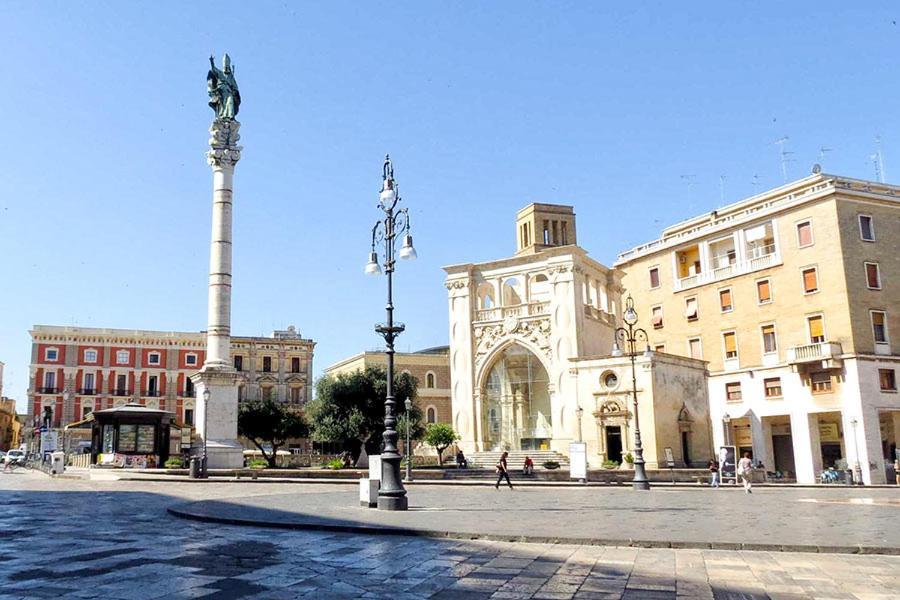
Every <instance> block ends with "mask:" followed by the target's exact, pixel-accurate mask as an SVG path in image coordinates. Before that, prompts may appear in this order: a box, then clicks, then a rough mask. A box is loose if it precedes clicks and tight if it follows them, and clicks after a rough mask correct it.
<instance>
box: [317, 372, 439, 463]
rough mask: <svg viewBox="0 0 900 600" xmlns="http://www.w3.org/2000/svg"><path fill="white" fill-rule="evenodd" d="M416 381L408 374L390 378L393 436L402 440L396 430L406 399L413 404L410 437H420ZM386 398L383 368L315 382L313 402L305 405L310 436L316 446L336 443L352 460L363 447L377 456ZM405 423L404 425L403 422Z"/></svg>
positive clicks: (400, 430) (402, 434)
mask: <svg viewBox="0 0 900 600" xmlns="http://www.w3.org/2000/svg"><path fill="white" fill-rule="evenodd" d="M417 385H418V383H417V381H416V379H415V377H413V376H411V375H410V374H408V373H402V374H400V375H398V376H395V377H394V397H395V400H396V402H397V405H396V406H397V414H398V416H399V420H398V426H397V433H398V436H399V438H400V439H405V436H406V429H405V425H404V427H403V428H401V427H400V425H401V422H402V421H403V418H404V413H405V412H406V408H405V406H404V404H405V402H406V399H407V398H411V399H412V400H413V407H412V410H411V411H410V412H411V421H410V425H411V427H412V428H411V430H410V433H411V434H412V435H411V437H413V438H414V439H418V438H420V437H421V436H422V433H423V431H422V425H421V422H422V411H421V410H420V409H419V407H418V406H417V405H416V403H415V398H416V389H417ZM386 395H387V372H386V371H385V369H384V368H383V367H379V366H370V367H366V368H365V369H364V370H359V371H353V372H351V373H341V374H339V375H326V376H325V377H322V378H321V379H319V380H318V381H317V382H316V398H315V400H313V401H312V402H310V403H309V404H307V405H306V415H307V417H308V419H309V423H310V429H311V436H312V439H314V440H315V441H317V442H337V443H339V444H341V447H342V448H343V449H344V450H349V451H350V452H351V453H352V454H353V458H354V460H356V459H357V458H358V457H359V455H360V453H361V451H362V448H363V446H365V448H366V452H367V453H368V454H380V453H381V446H382V434H383V433H384V399H385V396H386ZM403 423H405V422H403Z"/></svg>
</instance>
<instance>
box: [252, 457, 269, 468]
mask: <svg viewBox="0 0 900 600" xmlns="http://www.w3.org/2000/svg"><path fill="white" fill-rule="evenodd" d="M247 466H248V467H249V468H251V469H265V468H266V467H268V466H269V461H267V460H266V459H264V458H251V459H250V460H248V461H247Z"/></svg>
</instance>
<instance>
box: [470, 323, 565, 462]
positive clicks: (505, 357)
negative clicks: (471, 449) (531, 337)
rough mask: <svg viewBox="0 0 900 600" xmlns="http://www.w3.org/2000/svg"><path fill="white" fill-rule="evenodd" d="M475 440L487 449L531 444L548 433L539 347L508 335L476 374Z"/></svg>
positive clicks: (548, 385)
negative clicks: (478, 410) (478, 408)
mask: <svg viewBox="0 0 900 600" xmlns="http://www.w3.org/2000/svg"><path fill="white" fill-rule="evenodd" d="M477 381H478V387H477V393H478V394H479V397H480V398H481V413H480V414H478V415H476V417H477V418H478V419H479V420H480V422H481V427H480V428H479V429H480V431H481V438H482V439H481V440H480V441H481V442H483V443H485V444H486V447H488V448H492V449H512V450H536V449H542V448H547V447H549V441H550V440H551V439H552V438H553V421H554V417H553V413H552V403H553V398H552V391H553V387H554V386H553V384H552V382H551V380H550V372H549V369H548V365H547V364H546V362H545V357H544V356H543V354H542V352H541V351H540V349H539V348H535V347H533V345H532V344H529V343H528V342H526V341H524V340H521V339H518V338H508V339H506V340H504V342H503V343H501V344H499V345H498V346H497V347H496V348H494V349H493V351H492V352H491V353H490V355H489V356H488V357H487V359H486V360H485V361H484V362H483V365H482V368H481V372H480V373H479V375H478V377H477Z"/></svg>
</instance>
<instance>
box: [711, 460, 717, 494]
mask: <svg viewBox="0 0 900 600" xmlns="http://www.w3.org/2000/svg"><path fill="white" fill-rule="evenodd" d="M709 486H710V487H714V488H717V487H719V463H718V462H717V461H716V459H714V458H713V459H710V461H709Z"/></svg>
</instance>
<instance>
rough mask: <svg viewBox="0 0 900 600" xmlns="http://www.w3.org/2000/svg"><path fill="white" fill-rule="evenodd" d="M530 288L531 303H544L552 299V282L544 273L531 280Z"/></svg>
mask: <svg viewBox="0 0 900 600" xmlns="http://www.w3.org/2000/svg"><path fill="white" fill-rule="evenodd" d="M529 288H530V289H529V292H530V294H529V296H530V301H531V302H543V301H545V300H549V299H550V281H549V280H548V279H547V276H546V275H544V274H543V273H541V274H539V275H535V276H534V277H532V278H531V281H530V283H529Z"/></svg>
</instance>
